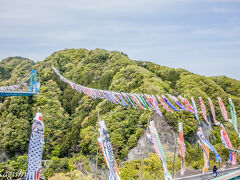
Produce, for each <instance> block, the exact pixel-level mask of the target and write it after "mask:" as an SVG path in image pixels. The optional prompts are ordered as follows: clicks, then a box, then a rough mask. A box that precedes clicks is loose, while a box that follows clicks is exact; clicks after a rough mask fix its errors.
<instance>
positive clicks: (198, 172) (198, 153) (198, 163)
mask: <svg viewBox="0 0 240 180" xmlns="http://www.w3.org/2000/svg"><path fill="white" fill-rule="evenodd" d="M199 154H200V152H199V144H198V173H199V158H200V157H199Z"/></svg>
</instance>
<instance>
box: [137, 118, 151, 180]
mask: <svg viewBox="0 0 240 180" xmlns="http://www.w3.org/2000/svg"><path fill="white" fill-rule="evenodd" d="M149 120H150V115H149V118H148V125H147V129H148V126H149ZM147 129H146V131H145V132H144V137H143V138H144V147H143V148H142V152H143V153H142V160H141V167H140V173H139V178H138V179H139V180H141V179H142V167H143V160H144V155H145V142H146V132H147Z"/></svg>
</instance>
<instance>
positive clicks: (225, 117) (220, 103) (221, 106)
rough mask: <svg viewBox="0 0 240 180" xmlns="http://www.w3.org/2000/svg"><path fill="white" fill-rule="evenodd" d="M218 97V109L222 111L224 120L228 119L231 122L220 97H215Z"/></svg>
mask: <svg viewBox="0 0 240 180" xmlns="http://www.w3.org/2000/svg"><path fill="white" fill-rule="evenodd" d="M217 99H218V102H219V106H220V109H221V112H222V115H223V117H224V119H225V120H226V121H229V122H230V123H232V120H231V119H229V118H228V113H227V110H226V108H225V106H224V104H223V101H222V99H221V98H220V97H218V98H217Z"/></svg>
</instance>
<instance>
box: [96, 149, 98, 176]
mask: <svg viewBox="0 0 240 180" xmlns="http://www.w3.org/2000/svg"><path fill="white" fill-rule="evenodd" d="M97 164H98V148H97V156H96V179H98V178H97V174H98V165H97Z"/></svg>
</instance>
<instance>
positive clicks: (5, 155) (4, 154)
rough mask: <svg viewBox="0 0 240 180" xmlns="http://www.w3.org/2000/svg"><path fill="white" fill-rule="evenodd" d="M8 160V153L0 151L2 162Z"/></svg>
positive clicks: (0, 160)
mask: <svg viewBox="0 0 240 180" xmlns="http://www.w3.org/2000/svg"><path fill="white" fill-rule="evenodd" d="M7 160H8V156H7V153H6V152H4V151H1V150H0V162H5V161H7Z"/></svg>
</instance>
